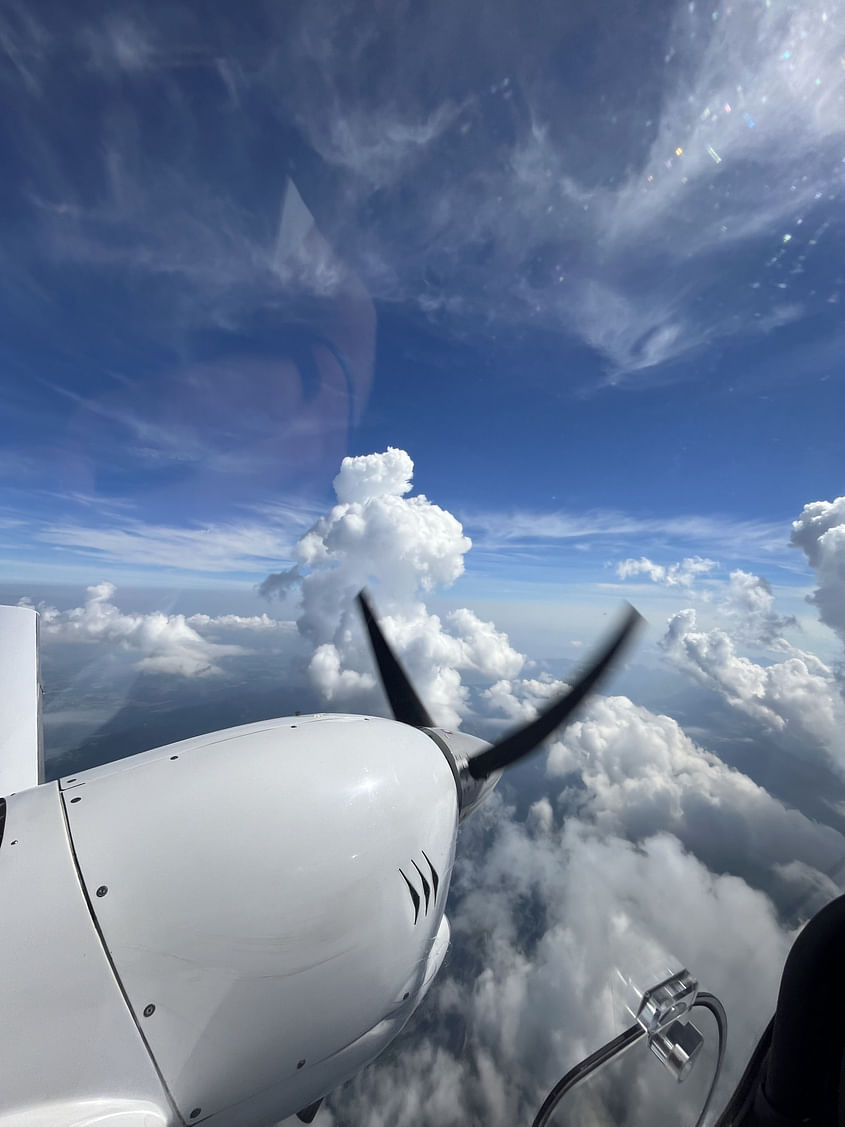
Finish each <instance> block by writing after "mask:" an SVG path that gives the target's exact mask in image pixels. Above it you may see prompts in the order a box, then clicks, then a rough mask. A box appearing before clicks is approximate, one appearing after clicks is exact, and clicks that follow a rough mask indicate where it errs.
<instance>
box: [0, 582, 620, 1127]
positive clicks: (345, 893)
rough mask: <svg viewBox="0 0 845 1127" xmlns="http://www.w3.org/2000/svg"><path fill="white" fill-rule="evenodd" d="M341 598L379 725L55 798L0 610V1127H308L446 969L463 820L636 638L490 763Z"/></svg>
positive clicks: (261, 740)
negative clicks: (369, 655) (429, 703)
mask: <svg viewBox="0 0 845 1127" xmlns="http://www.w3.org/2000/svg"><path fill="white" fill-rule="evenodd" d="M358 601H359V605H360V608H361V612H362V614H363V618H364V623H365V625H366V629H367V633H368V636H369V639H370V643H371V647H372V650H373V654H374V657H375V661H376V665H377V667H378V670H379V673H380V676H381V680H382V683H383V686H384V689H385V692H386V695H387V698H388V701H389V703H390V706H391V710H392V712H393V717H394V719H392V720H388V719H383V718H381V717H378V716H355V715H331V714H329V715H325V714H319V715H312V716H287V717H281V718H279V719H275V720H269V721H264V722H261V723H256V724H247V725H243V726H240V727H236V728H229V729H226V730H223V731H217V732H211V733H208V734H206V735H201V736H196V737H194V738H193V739H188V740H182V741H181V742H179V743H174V744H168V745H166V746H164V747H159V748H154V749H152V750H150V751H146V752H143V753H141V754H140V755H133V756H130V757H128V758H124V759H120V760H118V761H116V762H113V763H108V764H106V765H105V766H100V767H94V768H91V769H90V770H87V771H82V772H77V773H76V774H73V775H69V776H65V777H63V778H60V779H58V780H54V781H51V782H48V781H46V772H45V763H44V751H43V741H42V738H41V725H40V699H41V689H40V683H39V681H40V676H39V662H38V618H37V613H36V612H35V611H34V610H32V609H31V608H28V607H3V608H0V685H2V686H3V700H2V704H0V709H2V711H1V712H0V794H2V795H5V797H4V798H0V904H2V929H0V992H1V993H0V999H1V1000H0V1127H94V1124H97V1125H107V1127H177V1125H178V1127H185V1125H193V1124H198V1123H203V1124H209V1125H213V1127H265V1125H270V1124H275V1123H278V1122H279V1121H280V1120H282V1119H284V1118H286V1117H288V1116H291V1115H294V1114H298V1115H299V1118H300V1120H301V1121H302V1122H305V1123H309V1122H311V1121H312V1120H313V1119H314V1117H315V1115H316V1113H317V1111H318V1109H319V1107H320V1103H321V1101H322V1099H323V1098H324V1097H325V1095H326V1094H327V1093H329V1092H330V1091H332V1090H334V1089H335V1088H337V1087H338V1086H339V1085H340V1084H342V1083H343V1082H344V1081H346V1080H347V1079H349V1078H350V1077H352V1076H353V1075H355V1074H356V1073H357V1072H359V1071H360V1070H361V1069H362V1068H363V1067H364V1066H365V1065H367V1064H368V1063H370V1062H371V1061H372V1060H374V1059H375V1058H376V1057H377V1056H378V1055H379V1054H380V1053H381V1052H382V1051H383V1050H384V1049H385V1048H386V1047H387V1046H388V1045H389V1044H390V1042H391V1041H393V1039H394V1038H395V1037H396V1036H397V1034H398V1033H399V1032H400V1031H401V1030H402V1028H403V1027H404V1026H405V1025H406V1023H407V1021H408V1019H409V1018H410V1017H411V1015H412V1014H413V1012H414V1010H416V1008H417V1007H418V1006H419V1004H420V1003H421V1001H422V1000H423V998H424V997H425V995H426V992H427V991H428V989H429V987H430V986H431V983H432V981H433V980H434V977H435V975H436V974H437V972H438V970H439V969H440V966H441V964H442V962H443V958H444V955H445V954H446V950H447V948H448V946H449V935H450V932H449V921H448V917H447V915H446V902H447V896H448V892H449V883H450V878H451V874H452V866H453V864H454V859H455V845H456V838H457V832H458V826H459V824H460V822H461V821H462V820H463V819H465V818H467V817H468V816H469V815H470V814H471V813H472V812H473V811H474V810H475V809H476V808H477V807H478V806H479V805H480V804H481V803H482V802H483V801H484V799H485V798H486V797H487V795H488V794H489V793H490V791H491V790H492V789H493V787H494V786H495V785H496V783H497V781H498V779H499V778H500V776H501V774H502V771H503V770H504V769H505V768H506V767H508V766H510V765H511V764H513V763H515V762H517V761H518V760H520V759H522V758H523V757H524V756H526V755H528V754H530V753H531V752H532V751H534V750H535V749H536V748H537V747H538V745H539V744H541V743H542V741H544V740H545V739H546V738H547V737H548V736H549V735H550V734H551V733H552V732H553V731H554V730H555V729H556V728H558V727H559V726H560V725H561V724H563V723H565V722H566V720H567V719H569V718H570V717H571V716H572V714H573V712H574V711H575V710H576V709H577V707H578V705H579V704H580V703H581V702H582V701H583V699H584V698H585V697H586V696H587V695H588V693H589V692H590V691H591V690H592V689H593V688H594V687H595V685H596V683H597V682H598V681H599V679H600V678H601V677H602V675H603V674H604V673H605V672H606V671H607V669H608V667H609V666H610V665H611V663H612V662H613V659H614V658H615V657H616V656H617V654H618V653H619V651H620V650H621V649H622V647H623V646H624V644H625V643H626V642H627V640H628V639H629V637H630V635H631V634H632V632H633V631H634V629H635V627H636V625H637V623H638V621H639V619H640V616H639V614H638V613H637V612H636V611H635V610H634V609H633V608H629V611H628V613H627V614H626V616H625V618H624V620H623V622H622V623H621V625H620V626H619V628H618V629H617V630H616V631H615V633H614V634H613V635H612V637H611V638H610V640H609V642H608V643H607V645H606V646H605V647H604V649H603V650H602V651H601V653H600V654H599V655H598V656H597V658H596V660H595V661H594V662H593V663H592V664H591V665H590V666H589V668H587V670H586V671H585V673H584V674H583V675H582V676H581V677H580V678H579V679H578V680H577V681H576V682H575V683H574V684H573V686H572V688H571V689H570V691H569V692H568V693H567V694H566V695H565V696H564V697H562V698H561V699H560V700H557V701H556V702H554V703H553V704H552V705H551V706H550V707H548V708H547V709H546V710H545V711H544V712H543V713H541V714H540V715H539V716H538V717H537V718H536V719H535V720H534V721H533V722H531V723H528V724H526V725H524V726H523V727H522V728H520V729H518V730H517V731H516V732H513V733H512V734H511V735H508V736H506V737H505V738H503V739H502V740H499V741H498V742H497V743H495V744H489V743H487V742H486V741H484V740H481V739H478V738H476V737H474V736H471V735H467V734H465V733H463V732H453V731H446V730H444V729H442V728H438V727H437V726H435V724H434V723H433V721H432V718H431V716H430V715H429V713H428V711H427V710H426V708H425V706H424V705H423V704H422V702H421V701H420V699H419V697H418V696H417V694H416V692H415V690H414V688H413V686H412V684H411V682H410V680H409V679H408V677H407V675H406V673H405V671H404V669H403V668H402V666H401V665H400V663H399V661H398V659H397V657H396V656H395V654H394V653H393V651H392V650H391V648H390V646H389V644H388V642H387V640H386V638H385V637H384V635H383V633H382V631H381V628H380V627H379V625H378V622H377V621H376V618H375V615H374V613H373V610H372V608H371V606H370V604H369V602H368V600H367V598H366V596H365V594H364V593H363V592H362V593H361V594H360V595H359V597H358Z"/></svg>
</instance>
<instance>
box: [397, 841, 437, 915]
mask: <svg viewBox="0 0 845 1127" xmlns="http://www.w3.org/2000/svg"><path fill="white" fill-rule="evenodd" d="M420 852H421V853H422V856H423V858H424V859H425V864H423V865H418V864H417V862H416V861H415V860H414V859H413V858H411V865H412V866H413V868H412V869H409V870H408V872H410V873H411V876H410V877H409V876H408V874H407V873H406V872H405V870H404V869H400V870H399V872H400V874H401V876H402V879H403V880H404V881H405V884H406V885H407V886H408V892H409V893H410V896H411V903H412V904H413V906H414V923H416V922H417V921H418V920H419V918H420V905H422V906H423V914H424V915H426V916H427V915H428V909H429V906H430V905H432V904H435V903H436V901H437V889H438V888H439V887H440V877H439V876H438V875H437V870H436V869H435V867H434V865H432V863H431V861H430V860H429V858H428V854H427V853H426V852H425V850H420ZM426 869H427V870H428V873H429V876H428V877H427V876H426V875H425V870H426Z"/></svg>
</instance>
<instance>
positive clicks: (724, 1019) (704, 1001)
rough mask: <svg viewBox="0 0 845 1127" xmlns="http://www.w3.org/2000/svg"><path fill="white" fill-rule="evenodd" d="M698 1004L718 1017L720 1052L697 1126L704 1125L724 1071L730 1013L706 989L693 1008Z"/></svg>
mask: <svg viewBox="0 0 845 1127" xmlns="http://www.w3.org/2000/svg"><path fill="white" fill-rule="evenodd" d="M696 1006H702V1007H703V1008H704V1009H705V1010H709V1011H710V1012H711V1014H712V1015H713V1017H715V1019H716V1027H717V1029H718V1032H719V1052H718V1055H717V1057H716V1068H715V1071H714V1072H713V1079H712V1080H711V1081H710V1087H709V1089H708V1091H707V1098H706V1099H705V1101H704V1107H702V1109H701V1114H700V1115H699V1117H698V1119H696V1121H695V1127H702V1124H703V1123H704V1117H705V1116H706V1115H707V1112H708V1111H709V1110H710V1103H711V1101H712V1099H713V1093H714V1092H715V1091H716V1084H717V1082H718V1080H719V1075H720V1073H721V1071H722V1062H723V1061H724V1059H725V1043H726V1042H727V1039H728V1015H727V1014H726V1013H725V1007H724V1006H723V1005H722V1003H721V1002H720V1001H719V999H718V998H717V997H716V995H715V994H708V993H707V991H706V990H702V992H701V993H700V994H699V995H698V997H697V998H696V999H695V1001H694V1002H693V1004H692V1006H691V1009H693V1010H694V1009H695V1007H696Z"/></svg>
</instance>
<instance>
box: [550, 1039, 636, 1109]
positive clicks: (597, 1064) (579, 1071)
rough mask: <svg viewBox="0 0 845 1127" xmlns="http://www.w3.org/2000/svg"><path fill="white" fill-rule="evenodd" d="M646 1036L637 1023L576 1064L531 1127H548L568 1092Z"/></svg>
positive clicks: (556, 1085)
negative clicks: (553, 1114) (553, 1113)
mask: <svg viewBox="0 0 845 1127" xmlns="http://www.w3.org/2000/svg"><path fill="white" fill-rule="evenodd" d="M644 1036H645V1029H644V1028H643V1027H642V1026H641V1025H640V1024H639V1022H637V1023H636V1024H635V1025H632V1026H631V1027H630V1028H629V1029H626V1030H625V1032H624V1033H620V1034H619V1036H618V1037H614V1038H613V1040H612V1041H608V1042H607V1044H606V1045H602V1047H601V1048H600V1049H596V1051H595V1052H594V1053H592V1054H591V1055H590V1056H588V1057H586V1058H585V1059H584V1060H582V1061H581V1063H580V1064H576V1065H575V1067H574V1068H570V1070H569V1072H567V1074H566V1075H565V1076H564V1077H563V1078H562V1079H560V1080H558V1082H557V1084H555V1086H554V1088H552V1090H551V1091H550V1092H549V1094H548V1095H547V1096H546V1098H545V1100H544V1101H543V1106H542V1107H541V1108H540V1110H539V1111H538V1112H537V1114H536V1116H535V1117H534V1122H533V1123H532V1124H531V1127H546V1124H547V1123H548V1122H549V1119H550V1118H551V1115H552V1112H553V1111H554V1110H555V1108H556V1107H557V1105H558V1104H559V1103H560V1101H561V1100H562V1099H563V1097H564V1096H565V1095H566V1093H567V1092H569V1091H570V1090H571V1089H572V1088H574V1087H575V1085H576V1084H577V1083H578V1082H579V1081H581V1080H584V1079H586V1077H587V1076H589V1075H590V1073H592V1072H595V1071H596V1070H597V1069H599V1068H601V1067H602V1065H605V1064H607V1063H608V1061H610V1060H612V1058H613V1057H615V1056H616V1055H617V1054H618V1053H623V1052H624V1051H625V1050H626V1049H629V1048H630V1047H631V1045H633V1044H635V1043H636V1042H637V1041H639V1039H640V1038H641V1037H644Z"/></svg>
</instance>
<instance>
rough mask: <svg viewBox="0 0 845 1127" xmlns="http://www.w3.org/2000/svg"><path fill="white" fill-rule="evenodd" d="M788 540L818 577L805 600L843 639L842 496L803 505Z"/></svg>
mask: <svg viewBox="0 0 845 1127" xmlns="http://www.w3.org/2000/svg"><path fill="white" fill-rule="evenodd" d="M792 543H793V544H794V545H795V546H796V547H798V548H801V549H802V550H803V551H804V554H805V555H806V557H807V561H808V563H809V564H810V567H812V568H813V570H814V571H815V573H816V578H817V580H818V584H819V585H818V587H817V589H816V590H815V591H814V592H813V594H812V595H810V596H809V599H808V601H809V602H811V603H812V604H813V605H814V606H815V607H816V608H817V609H818V612H819V618H820V619H821V620H822V622H824V623H826V624H827V625H828V626H830V628H831V629H832V630H835V631H836V633H837V634H838V635H839V637H840V638H841V639H842V641H843V642H845V497H837V498H836V500H834V501H812V502H811V503H810V504H808V505H805V506H804V509H803V511H802V513H801V515H800V517H799V518H798V520H796V521H793V524H792Z"/></svg>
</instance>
